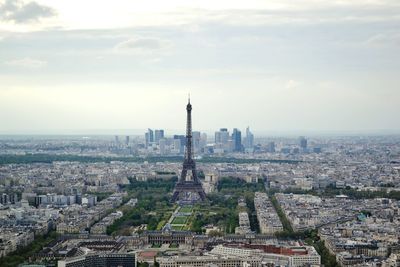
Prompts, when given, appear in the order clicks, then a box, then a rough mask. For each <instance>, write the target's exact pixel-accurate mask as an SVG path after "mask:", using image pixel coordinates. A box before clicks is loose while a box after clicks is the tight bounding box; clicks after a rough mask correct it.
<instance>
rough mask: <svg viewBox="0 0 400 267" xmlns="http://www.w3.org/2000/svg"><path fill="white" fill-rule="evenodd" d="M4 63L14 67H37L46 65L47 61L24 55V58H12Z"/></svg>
mask: <svg viewBox="0 0 400 267" xmlns="http://www.w3.org/2000/svg"><path fill="white" fill-rule="evenodd" d="M5 64H6V65H9V66H14V67H22V68H28V69H39V68H42V67H44V66H46V65H47V62H46V61H42V60H38V59H32V58H29V57H26V58H22V59H14V60H10V61H6V62H5Z"/></svg>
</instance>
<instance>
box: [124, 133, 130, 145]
mask: <svg viewBox="0 0 400 267" xmlns="http://www.w3.org/2000/svg"><path fill="white" fill-rule="evenodd" d="M125 145H126V146H128V145H129V135H127V136H125Z"/></svg>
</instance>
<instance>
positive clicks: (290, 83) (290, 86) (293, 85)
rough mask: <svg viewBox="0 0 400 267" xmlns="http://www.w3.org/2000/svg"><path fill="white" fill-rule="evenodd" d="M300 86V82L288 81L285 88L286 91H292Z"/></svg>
mask: <svg viewBox="0 0 400 267" xmlns="http://www.w3.org/2000/svg"><path fill="white" fill-rule="evenodd" d="M299 85H300V82H298V81H295V80H289V81H287V82H286V85H285V88H286V89H294V88H297V87H298V86H299Z"/></svg>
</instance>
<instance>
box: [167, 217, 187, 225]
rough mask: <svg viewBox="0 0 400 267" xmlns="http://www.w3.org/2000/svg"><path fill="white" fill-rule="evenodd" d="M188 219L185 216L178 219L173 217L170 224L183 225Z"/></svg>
mask: <svg viewBox="0 0 400 267" xmlns="http://www.w3.org/2000/svg"><path fill="white" fill-rule="evenodd" d="M187 219H188V217H187V216H179V217H175V218H174V219H173V220H172V223H171V224H185V223H186V221H187Z"/></svg>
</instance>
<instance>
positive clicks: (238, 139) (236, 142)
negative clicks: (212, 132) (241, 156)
mask: <svg viewBox="0 0 400 267" xmlns="http://www.w3.org/2000/svg"><path fill="white" fill-rule="evenodd" d="M232 141H233V151H235V152H240V151H242V132H241V131H239V130H238V129H237V128H234V129H233V133H232Z"/></svg>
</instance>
